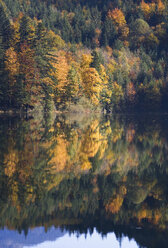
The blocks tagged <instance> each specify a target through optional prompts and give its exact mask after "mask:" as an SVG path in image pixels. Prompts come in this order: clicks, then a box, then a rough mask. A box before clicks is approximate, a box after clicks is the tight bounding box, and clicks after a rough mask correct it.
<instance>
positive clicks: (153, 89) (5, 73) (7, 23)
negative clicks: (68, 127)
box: [0, 0, 168, 112]
mask: <svg viewBox="0 0 168 248" xmlns="http://www.w3.org/2000/svg"><path fill="white" fill-rule="evenodd" d="M167 31H168V1H167V0H146V1H144V0H137V1H135V0H127V1H125V0H122V1H120V0H114V1H109V0H105V1H102V0H92V1H88V0H85V1H84V0H66V1H65V0H49V1H47V0H46V1H45V0H44V1H42V0H36V1H34V0H19V1H18V0H0V78H1V80H0V110H2V111H6V110H17V111H18V110H19V111H22V110H24V111H25V110H26V111H27V110H28V109H33V108H35V106H39V105H42V106H43V107H44V109H45V110H46V111H48V110H50V109H51V107H52V105H53V103H54V105H55V107H56V110H65V109H66V110H71V111H83V108H86V109H92V110H97V109H99V110H101V109H104V110H105V111H106V112H111V111H114V110H115V111H123V110H124V111H125V110H127V111H137V110H138V111H144V110H145V111H167V110H168V104H167V97H168V86H167V83H168V73H167V67H168V61H167V57H168V56H167V53H168V46H167V40H168V32H167Z"/></svg>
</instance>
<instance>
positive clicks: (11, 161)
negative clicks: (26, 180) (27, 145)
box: [4, 150, 19, 177]
mask: <svg viewBox="0 0 168 248" xmlns="http://www.w3.org/2000/svg"><path fill="white" fill-rule="evenodd" d="M18 161H19V159H18V153H17V151H15V150H11V151H10V152H9V153H8V154H6V155H5V158H4V164H5V175H7V176H8V177H11V176H12V175H13V173H14V172H15V171H16V164H17V163H18Z"/></svg>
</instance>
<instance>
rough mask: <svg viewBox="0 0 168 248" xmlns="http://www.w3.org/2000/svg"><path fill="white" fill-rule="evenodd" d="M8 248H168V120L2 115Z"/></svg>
mask: <svg viewBox="0 0 168 248" xmlns="http://www.w3.org/2000/svg"><path fill="white" fill-rule="evenodd" d="M0 164H1V169H0V248H1V247H3V248H28V247H29V248H30V247H32V248H46V247H51V248H52V247H56V248H60V247H64V248H66V247H67V248H70V247H73V248H76V247H80V248H83V247H87V248H89V247H96V248H99V247H110V248H119V247H122V248H137V247H138V248H140V247H141V248H142V247H143V248H144V247H146V248H158V247H162V248H164V247H165V248H166V247H167V244H168V115H166V114H162V115H159V114H146V115H142V114H141V115H131V114H130V115H113V116H100V115H95V116H90V115H87V116H86V115H85V116H83V115H80V116H77V115H72V114H71V115H68V114H67V115H66V116H65V115H57V116H49V115H45V117H41V116H40V117H39V116H37V117H34V118H29V119H23V118H19V117H17V116H5V115H1V116H0Z"/></svg>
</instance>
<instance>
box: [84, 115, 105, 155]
mask: <svg viewBox="0 0 168 248" xmlns="http://www.w3.org/2000/svg"><path fill="white" fill-rule="evenodd" d="M101 138H102V136H101V134H100V131H99V122H98V120H95V121H93V122H92V124H91V125H90V127H89V129H88V130H87V132H86V133H85V135H84V138H83V141H82V144H81V151H82V152H83V153H85V154H87V156H88V157H94V156H95V155H96V153H97V152H98V149H99V147H100V144H101V141H100V139H101Z"/></svg>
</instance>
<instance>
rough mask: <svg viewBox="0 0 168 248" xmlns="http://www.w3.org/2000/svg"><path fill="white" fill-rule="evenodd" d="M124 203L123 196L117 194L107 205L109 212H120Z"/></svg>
mask: <svg viewBox="0 0 168 248" xmlns="http://www.w3.org/2000/svg"><path fill="white" fill-rule="evenodd" d="M122 204H123V197H122V196H120V195H117V196H115V197H114V198H112V199H111V200H110V202H109V203H108V204H107V205H106V206H105V209H106V211H107V212H110V213H112V214H115V213H118V211H119V210H120V208H121V206H122Z"/></svg>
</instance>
